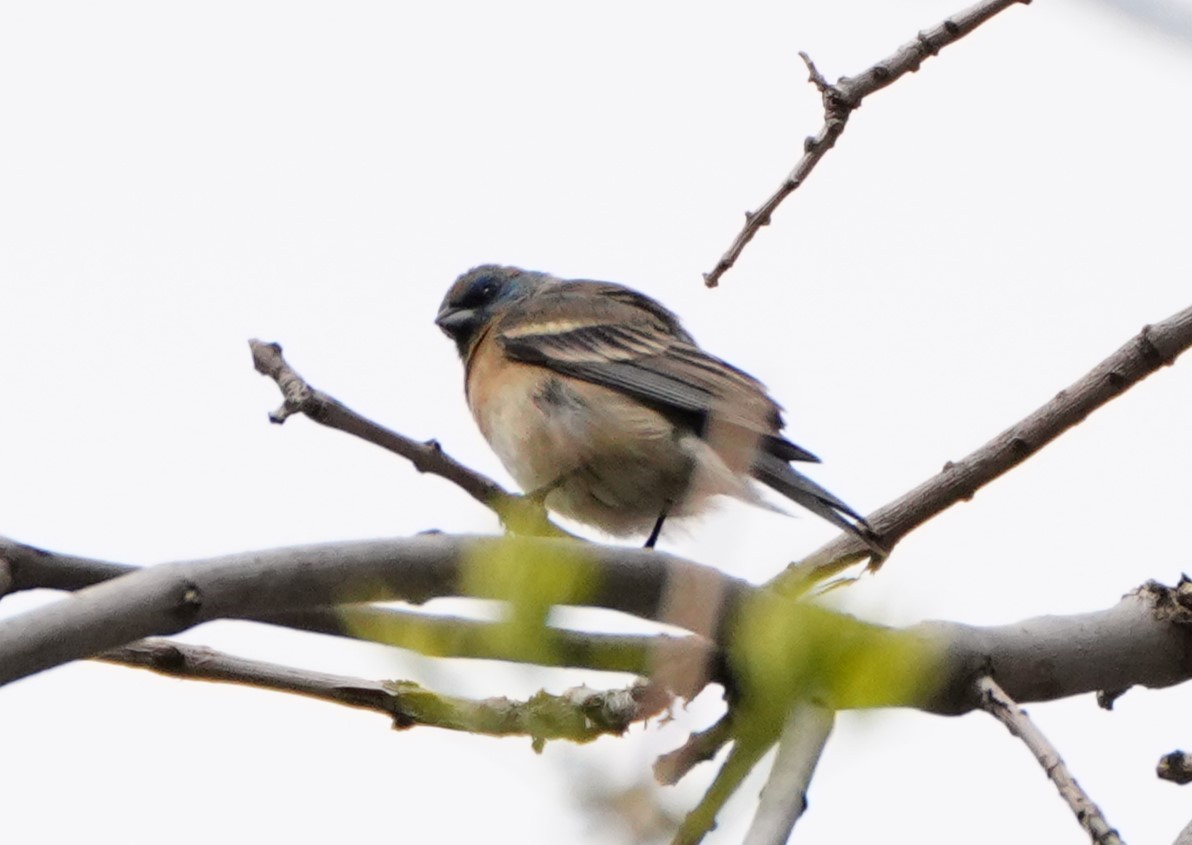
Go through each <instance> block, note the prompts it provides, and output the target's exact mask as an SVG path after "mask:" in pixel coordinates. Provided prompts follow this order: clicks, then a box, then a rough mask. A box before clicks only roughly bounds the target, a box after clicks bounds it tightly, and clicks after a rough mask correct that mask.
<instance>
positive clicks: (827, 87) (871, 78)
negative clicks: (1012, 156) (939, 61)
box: [704, 0, 1030, 288]
mask: <svg viewBox="0 0 1192 845" xmlns="http://www.w3.org/2000/svg"><path fill="white" fill-rule="evenodd" d="M1029 2H1030V0H982V2H980V3H977V4H976V5H974V6H970V7H969V8H967V9H965V10H964V11H962V12H958V13H957V14H955V15H952V16H951V17H950V18H948V19H947V20H945V21H943V22H942V23H940V24H937V25H936V26H934V27H932V28H931V29H929V30H926V31H924V32H920V33H919V34H918V35H916V36H915V37H914V38H913V39H912V40H910V41H908V42H906V43H905V44H903V45H902V46H901V47H899V48H898V49H897V50H896V51H894V53H892V54H891V55H889V56H887V57H886V58H884V59H882V60H881V61H879V62H878V63H877V64H875V65H873V66H872V67H870V68H869V69H868V70H865V71H863V72H861V73H860V74H858V75H857V76H851V77H849V76H845V77H841V79H840V80H839V81H838V82H837V83H836V84H835V85H833V84H831V83H829V82H828V81H827V80H826V79H824V77H823V76H822V75H821V74H820V72H819V71H818V70H817V69H816V67H815V64H814V63H812V61H811V59H810V58H809V57H808V55H807V54H806V53H799V55H800V56H801V57H802V59H803V61H804V62H805V63H806V65H807V70H808V71H809V73H810V80H811V82H812V84H814V85H815V87H816V88H817V89H819V92H820V96H821V97H822V98H823V101H824V125H823V126H822V127H820V130H819V132H818V133H816V134H815V135H814V136H812V137H809V138H807V139H805V140H804V141H803V157H802V158H801V159H799V161H798V162H797V163H796V164H795V167H794V169H793V170H791V172H790V174H789V175H788V176H787V177H786V179H785V180H784V181H783V183H782V184H781V185H779V186H778V190H776V191H775V192H774V193H773V194H771V195H770V197H769V198H768V199H767V200H766V201H765V202H763V203H762V204H761V205H760V206H759V207H758V208H757V210H756V211H747V212H746V213H745V225H744V227H742V229H741V231H740V232H739V233H738V234H737V237H736V239H734V240H733V243H732V245H731V246H729V248H728V251H727V252H725V253H724V255H722V256H721V257H720V260H719V261H717V262H716V266H715V267H713V268H712V271H711V272H710V273H704V284H706V285H707V286H708V287H710V288H714V287H716V286H717V285H718V284H719V283H720V277H721V276H723V275H724V274H725V273H726V272H728V270H729V269H730V268H731V267H732V266H733V265H734V264H736V263H737V259H738V258H740V257H741V253H742V251H743V250H744V249H745V246H746V245H747V244H748V243H749V242H750V241H751V240H753V237H754V236H755V235H756V234H757V233H758V232H759V231H760V230H761V228H762V227H763V226H768V225H770V218H771V216H772V215H773V214H774V211H775V209H777V208H778V206H779V205H781V204H782V201H783V200H785V199H786V198H787V197H788V196H790V195H791V194H792V193H794V191H795V190H797V189H798V187H799V186H800V185H802V184H803V181H804V180H805V179H806V178H807V177H808V175H810V173H811V171H812V170H814V169H815V166H816V165H817V164H819V162H820V159H822V158H823V157H824V155H825V154H826V153H827V152H828V150H830V149H832V147H833V146H834V145H835V144H836V139H837V138H839V137H840V136H841V134H842V133H843V132H844V128H845V126H846V124H847V123H848V119H849V117H850V116H851V115H852V113H853V112H854V111H855V110H856V109H858V108H860V107H861V102H862V101H863V100H864V99H865V98H866V97H868V96H869V95H870V94H873V93H875V92H877V91H880V90H881V89H883V88H885V87H886V86H887V85H892V84H893V83H895V82H896V81H898V80H899V79H900V78H902V77H903V76H905V75H906V74H908V73H911V72H913V71H917V70H918V69H919V65H921V64H922V63H923V62H924V61H925V60H927V59H929V58H931V57H932V56H935V55H938V54H939V51H940V50H942V49H943V48H945V47H947V46H948V45H950V44H953V43H955V42H956V41H959V40H960V39H961V38H963V37H964V36H966V35H968V34H969V33H970V32H972V31H973V30H974V29H976V28H977V27H978V26H980V25H981V24H983V23H985V21H987V20H989V19H990V18H992V17H993V16H994V15H996V14H997V13H998V12H1001V11H1003V10H1004V9H1008V8H1009V7H1010V6H1013V5H1016V4H1017V3H1029Z"/></svg>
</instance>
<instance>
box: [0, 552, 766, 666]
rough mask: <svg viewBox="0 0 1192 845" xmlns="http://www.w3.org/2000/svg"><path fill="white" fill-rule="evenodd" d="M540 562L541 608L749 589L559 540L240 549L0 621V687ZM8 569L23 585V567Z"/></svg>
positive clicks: (480, 592) (657, 558)
mask: <svg viewBox="0 0 1192 845" xmlns="http://www.w3.org/2000/svg"><path fill="white" fill-rule="evenodd" d="M28 550H29V547H27V546H23V545H21V544H15V543H12V542H11V541H7V540H2V539H0V559H3V560H8V561H9V562H10V567H12V561H13V560H14V559H15V560H18V561H19V560H20V558H21V555H22V554H24V555H27V554H28ZM502 567H503V568H502ZM541 567H553V569H552V572H551V575H552V580H551V581H550V583H545V582H544V583H542V584H541V586H542V587H543V589H544V590H546V591H548V592H544V593H543V594H542V595H541V596H539V597H537V598H538V600H540V601H541V603H542V604H543V606H544V608H549V606H551V605H553V604H583V605H586V606H591V607H605V608H608V609H612V610H620V611H623V612H626V613H631V614H634V615H636V616H640V617H642V618H646V619H651V618H656V619H657V621H664V622H666V621H670V620H669V619H667V618H666V615H665V611H666V608H667V607H669V606H671V605H673V604H674V602H672V601H667V597H668V595H669V593H668V590H669V587H670V584H671V582H672V581H676V580H677V581H679V582H691V581H701V580H702V581H707V580H709V579H715V580H717V581H718V582H719V583H720V595H721V600H722V601H723V602H724V607H725V610H724V613H725V615H726V616H727V617H729V618H731V616H732V607H733V605H734V604H735V603H736V601H737V600H738V598H739V596H740V595H741V594H743V593H744V592H745V591H747V590H749V589H750V588H749V586H748V585H747V584H745V582H743V581H741V580H740V579H736V578H731V577H729V576H725V575H722V574H720V573H718V572H716V571H715V570H711V569H709V568H708V567H704V566H701V565H700V564H696V563H692V562H690V561H685V560H683V559H682V558H678V557H675V556H673V555H669V554H666V553H663V552H658V551H654V550H648V549H635V548H619V547H606V546H598V545H593V544H588V543H578V542H575V541H570V540H557V539H534V538H503V539H502V538H491V537H488V538H476V537H471V538H468V537H447V536H444V535H420V536H418V537H412V538H407V539H404V540H372V541H361V542H354V543H332V544H323V545H312V546H300V547H294V548H287V549H274V550H270V551H260V552H247V553H241V554H234V555H228V556H225V557H220V558H213V559H210V560H205V561H192V562H181V563H172V564H161V565H158V566H153V567H147V568H144V569H140V570H136V571H134V572H131V573H128V574H125V575H122V576H120V577H118V578H115V579H113V580H110V581H105V582H103V583H100V584H96V585H93V586H90V587H86V588H84V589H81V590H79V591H78V592H77V593H75V594H74V595H73V596H71V597H70V598H69V599H67V600H62V601H59V602H56V603H54V604H50V605H46V606H44V607H39V608H36V609H34V610H31V611H27V612H26V613H24V614H21V615H18V616H14V617H11V618H9V619H5V620H0V683H7V682H8V681H11V680H15V679H16V678H19V677H24V676H25V675H28V674H32V673H34V672H38V671H41V670H42V669H47V668H49V667H51V666H56V665H58V664H60V663H64V662H67V661H70V660H76V659H81V658H85V657H90V656H93V655H95V654H97V653H98V652H100V651H104V650H106V649H108V648H114V647H116V646H119V645H123V644H124V643H127V642H131V641H133V640H137V639H141V638H143V637H147V636H153V635H163V634H172V633H177V632H178V631H182V630H185V629H187V628H190V627H193V626H194V625H198V624H201V623H203V622H210V621H213V620H215V619H254V618H260V617H261V616H264V615H266V614H274V613H278V612H281V611H287V610H288V611H293V610H301V609H304V608H311V607H326V606H330V605H338V604H357V603H361V602H369V601H393V600H399V599H404V600H407V601H413V602H421V601H426V600H428V599H431V598H437V597H443V596H470V597H474V598H497V599H502V598H503V599H508V600H511V601H516V600H517V598H518V596H517V595H516V589H517V584H519V583H520V584H524V583H527V580H526V579H527V577H528V575H529V574H538V573H540V572H541V571H542V570H541ZM12 568H13V569H14V571H15V573H16V577H15V579H14V580H17V581H20V580H22V579H23V576H22V575H21V569H22V567H21V566H16V567H12ZM697 572H698V573H702V574H700V575H696V574H695V573H697ZM494 575H496V576H501V577H496V578H494V577H492V576H494ZM511 590H512V591H513V593H511ZM552 590H553V591H554V592H553V593H551V592H549V591H552ZM535 630H536V631H539V632H540V631H541V628H536V629H535ZM533 645H534V646H535V648H529V647H528V646H527V650H528V651H533V652H534V653H535V654H543V655H544V654H545V653H546V650H547V647H548V645H549V644H544V643H542V642H541V640H540V638H538V639H536V640H535V643H534V644H533ZM511 647H514V646H511Z"/></svg>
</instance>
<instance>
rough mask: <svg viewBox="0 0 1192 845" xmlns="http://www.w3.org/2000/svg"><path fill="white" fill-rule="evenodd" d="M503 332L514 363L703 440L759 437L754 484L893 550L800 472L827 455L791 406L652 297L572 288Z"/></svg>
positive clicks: (607, 288)
mask: <svg viewBox="0 0 1192 845" xmlns="http://www.w3.org/2000/svg"><path fill="white" fill-rule="evenodd" d="M496 332H497V340H498V342H499V343H500V344H501V347H502V348H503V349H504V351H505V354H506V355H508V356H509V357H510V358H512V359H514V360H517V361H523V362H526V363H532V364H538V365H540V366H544V367H547V368H549V369H552V370H554V371H556V372H559V373H562V374H565V375H569V376H573V377H575V378H578V379H582V380H584V381H587V382H591V383H593V384H599V385H602V386H604V387H608V388H611V389H613V390H616V391H619V392H621V393H624V394H626V395H629V396H633V397H635V398H637V399H639V400H641V401H642V402H645V403H647V404H649V405H651V406H653V407H655V408H657V409H659V410H660V411H662V412H663V413H666V414H668V415H671V416H672V417H677V418H680V419H686V420H687V421H689V424H690V425H691V427H692V429H693V430H695V431H696V432H698V433H700V434H701V435H702V434H704V432H705V429H706V427H707V426H708V424H709V423H710V422H713V421H714V422H715V423H716V424H728V425H730V426H735V427H739V428H742V429H745V430H747V431H749V432H752V433H753V434H755V435H757V438H758V439H757V441H756V445H757V448H756V450H755V451H754V452H753V457H752V459H751V462H750V464H749V465H748V470H749V472H750V474H751V475H752V476H753V477H754V478H756V479H757V480H758V481H761V482H762V483H764V484H766V485H767V486H769V487H771V488H773V489H774V490H776V491H777V492H779V493H781V494H782V495H784V496H786V497H787V498H788V499H791V500H792V501H794V502H795V503H796V504H799V505H802V506H803V507H805V508H807V509H808V510H809V511H811V512H812V513H815V514H817V515H818V516H821V517H823V518H824V519H826V520H827V521H828V522H830V523H832V524H833V525H835V526H837V527H839V528H841V529H843V530H845V531H848V532H849V533H851V534H855V535H857V536H858V537H860V538H861V539H862V540H864V541H865V542H866V543H867V544H868V545H869V546H870V547H871V548H873V549H874V550H875V552H877V553H878V554H882V555H884V554H885V552H884V550H882V547H881V546H880V544H878V542H877V541H876V538H875V536H874V534H873V531H872V529H870V528H869V526H868V525H867V524H866V522H865V520H864V518H863V517H862V516H861V515H860V514H858V513H857V512H856V511H854V510H853V509H852V508H850V507H849V506H848V505H846V504H845V503H844V502H842V501H841V500H840V499H838V498H836V497H835V496H833V495H832V494H831V493H830V492H828V491H827V490H825V489H824V488H823V487H821V486H820V485H818V484H816V483H815V482H814V481H812V480H811V479H810V478H807V477H806V476H804V475H802V474H801V473H799V472H798V471H796V470H795V469H794V468H793V467H791V466H790V464H789V462H790V461H815V462H818V461H819V458H817V457H816V456H815V455H813V454H811V453H810V452H808V451H807V450H805V449H803V448H802V447H800V446H797V445H795V444H794V443H791V442H790V441H789V440H786V439H785V438H783V437H781V436H780V435H779V434H778V432H779V430H780V429H781V428H782V415H781V408H780V407H779V405H778V404H777V403H776V402H775V401H774V400H773V399H771V398H770V397H769V396H768V395H767V394H766V390H765V388H764V387H763V386H762V384H761V383H760V382H759V381H757V380H756V379H755V378H753V377H752V376H750V375H749V374H747V373H745V372H743V371H741V370H739V369H737V368H736V367H734V366H732V365H731V364H728V363H726V362H724V361H722V360H720V359H719V358H716V357H714V356H712V355H709V354H708V353H706V352H704V351H703V350H702V349H700V348H699V347H698V346H696V344H695V341H694V340H693V339H692V338H691V336H690V335H689V334H687V332H686V331H685V330H684V329H683V327H682V326H681V325H680V324H679V321H678V318H677V317H675V315H674V314H672V313H671V312H670V311H667V310H666V309H665V308H663V307H662V306H661V305H659V304H658V303H657V302H655V301H654V300H652V299H650V298H649V297H646V296H643V295H642V294H639V293H636V292H635V291H631V290H629V289H627V288H623V287H620V286H619V285H610V284H604V283H600V282H562V283H559V284H556V285H552V286H551V287H550V288H544V289H543V290H542V291H540V292H539V293H537V294H535V295H534V296H532V297H530V298H528V299H527V300H524V301H523V302H521V303H519V305H518V307H517V308H516V309H512V310H511V311H510V312H508V313H507V314H506V315H505V316H504V317H503V318H502V319H501V320H500V323H499V324H498V326H497V327H496ZM743 469H744V467H743Z"/></svg>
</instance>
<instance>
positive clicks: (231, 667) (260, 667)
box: [96, 639, 660, 744]
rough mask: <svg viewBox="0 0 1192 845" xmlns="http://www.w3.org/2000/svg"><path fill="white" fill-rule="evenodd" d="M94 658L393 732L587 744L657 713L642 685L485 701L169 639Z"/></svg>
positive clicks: (123, 648) (110, 652)
mask: <svg viewBox="0 0 1192 845" xmlns="http://www.w3.org/2000/svg"><path fill="white" fill-rule="evenodd" d="M96 659H98V660H103V661H105V662H108V663H118V664H122V665H125V666H136V667H139V668H142V669H150V670H152V671H154V672H157V673H158V674H161V675H168V676H170V677H174V678H185V679H189V680H200V681H216V682H220V683H230V684H240V685H245V686H251V687H255V688H258V689H267V690H274V691H279V692H289V693H295V694H297V695H302V696H306V697H308V698H315V699H318V700H320V701H327V702H330V703H333V704H340V705H344V706H347V707H356V708H360V709H364V710H372V711H375V712H377V713H384V714H385V715H387V716H389V717H390V718H392V719H393V726H394V727H395V728H409V727H414V726H415V725H425V726H428V727H436V728H445V729H447V730H453V731H466V732H468V733H475V734H486V735H489V736H529V737H533V739H534V741H535V743H538V744H541V743H543V742H545V741H547V740H552V739H565V740H569V741H571V742H590V741H591V740H593V739H596V738H597V737H600V736H604V735H606V734H614V735H620V734H623V733H624V732H625V731H626V730H627V729H628V728H629V726H630V725H631V724H632V723H633V722H636V721H641V720H642V719H646V718H649V717H650V716H653V715H656V714H657V713H658V712H660V711H659V710H658V709H657V708H656V707H655V708H654V709H646V708H643V707H642V702H643V701H644V700H647V701H652V700H653V699H651V698H650V697H643V696H642V695H641V690H642V689H643V687H642V686H640V685H639V686H635V687H632V688H630V689H625V690H610V691H608V692H601V691H597V690H592V689H588V688H587V687H577V688H574V689H570V690H567V691H565V692H564V693H562V694H561V695H550V694H549V693H546V692H539V693H537V694H536V695H534V696H532V697H531V698H530V699H528V700H527V701H512V700H510V699H507V698H488V699H484V700H483V701H473V700H470V699H465V698H458V697H453V696H446V695H442V694H440V693H436V692H432V691H431V690H428V689H426V688H424V687H422V686H420V685H419V684H415V683H413V682H410V681H367V680H364V679H360V678H349V677H345V676H342V675H331V674H327V673H325V672H313V671H310V670H307V669H296V668H293V667H290V666H282V665H279V664H276V663H267V662H265V661H261V660H249V659H247V658H243V657H235V656H233V655H230V654H224V653H222V652H219V651H216V650H214V649H210V648H207V647H205V646H195V645H189V644H186V643H179V642H172V641H169V640H159V639H150V640H141V641H139V642H135V643H130V644H129V645H125V646H120V647H119V648H115V649H111V650H109V651H106V652H103V653H102V654H100V655H98V656H97V658H96Z"/></svg>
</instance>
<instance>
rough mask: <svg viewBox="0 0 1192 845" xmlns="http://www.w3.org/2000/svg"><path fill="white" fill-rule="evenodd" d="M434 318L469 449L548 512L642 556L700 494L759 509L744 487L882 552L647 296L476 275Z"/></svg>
mask: <svg viewBox="0 0 1192 845" xmlns="http://www.w3.org/2000/svg"><path fill="white" fill-rule="evenodd" d="M435 322H436V323H437V324H438V325H439V327H440V328H441V329H442V330H443V331H444V332H445V333H446V334H447V335H448V336H449V337H451V339H452V340H454V341H455V344H456V346H457V347H458V349H459V354H460V357H461V358H462V359H463V362H464V366H465V369H466V377H465V391H466V393H467V399H468V405H469V407H470V408H471V410H472V415H473V416H474V417H475V418H476V422H477V424H478V425H479V426H480V430H481V432H482V433H483V434H484V437H485V438H486V439H487V440H488V442H489V444H490V445H491V446H492V448H493V450H494V451H495V452H496V453H497V456H498V457H500V459H501V461H502V463H504V464H505V468H506V469H508V470H509V473H510V474H511V475H512V476H513V477H514V478H515V479H516V480H517V482H518V484H520V485H521V486H522V488H523V489H524V490H526V491H527V492H528V493H529V494H530V495H532V496H535V497H538V498H539V499H540V500H541V501H542V502H543V504H544V505H546V507H548V508H549V509H551V510H553V511H556V512H558V513H560V514H563V515H564V516H568V517H571V518H572V519H575V520H578V521H580V522H583V523H587V524H590V525H594V526H596V527H598V528H600V529H602V530H604V531H606V532H608V533H609V534H614V535H626V534H635V533H640V534H645V533H647V532H649V534H650V538H649V540H647V545H653V543H654V541H655V540H657V537H658V532H659V530H661V528H662V522H663V520H664V519H665V518H666V517H667V516H686V515H691V514H694V513H696V512H698V511H700V510H701V509H702V508H703V507H704V506H705V505H706V504H707V502H708V499H709V498H710V497H712V496H714V495H729V496H735V497H737V498H740V499H744V500H746V501H748V502H752V503H754V504H760V505H763V506H768V505H766V503H765V502H764V500H763V499H762V498H761V496H760V495H759V494H758V492H757V491H756V490H755V489H753V487H752V486H751V485H750V483H749V478H750V477H752V478H755V479H757V480H758V481H761V482H762V483H763V484H766V485H768V486H770V487H772V488H773V489H775V490H777V491H778V492H779V493H781V494H783V495H784V496H786V497H787V498H789V499H791V500H792V501H794V502H796V503H798V504H800V505H802V506H803V507H805V508H807V509H808V510H810V511H812V512H813V513H815V514H818V515H819V516H821V517H823V518H824V519H826V520H827V521H828V522H831V523H832V524H833V525H836V526H838V527H839V528H842V529H844V530H845V531H849V532H851V533H853V534H855V535H857V536H859V537H860V538H862V539H863V540H864V541H865V542H866V543H867V544H868V545H869V546H870V547H872V548H873V549H874V550H875V551H878V552H879V553H880V552H881V547H880V545H878V544H877V543H876V539H875V537H874V535H873V532H872V531H871V530H870V528H869V526H868V525H867V524H866V522H865V520H864V519H863V518H862V517H861V516H860V515H859V514H858V513H857V512H856V511H854V510H853V509H852V508H850V507H849V506H848V505H846V504H845V503H844V502H842V501H840V499H838V498H836V497H835V496H833V495H832V494H831V493H829V492H828V491H827V490H825V489H824V488H823V487H821V486H819V485H818V484H816V483H815V482H814V481H812V480H811V479H809V478H807V477H806V476H804V475H802V474H801V473H799V472H797V471H796V470H795V469H794V468H793V467H791V465H790V462H791V461H818V460H819V459H818V458H816V457H815V456H814V455H812V454H811V453H810V452H808V451H806V450H805V449H803V448H801V447H799V446H796V445H795V444H794V443H792V442H790V441H789V440H787V439H785V438H784V437H782V436H781V435H780V434H779V431H780V430H781V429H782V425H783V422H782V415H781V408H780V406H779V405H778V403H776V402H775V401H774V400H773V399H771V398H770V397H769V396H768V395H767V393H766V390H765V387H763V386H762V384H761V383H760V382H759V381H757V380H756V379H755V378H753V377H752V376H750V375H748V374H747V373H744V372H742V371H741V370H738V369H737V368H736V367H734V366H732V365H731V364H728V363H726V362H724V361H722V360H720V359H719V358H716V357H714V356H712V355H709V354H708V353H707V352H705V351H704V350H702V349H701V348H700V347H699V346H698V345H696V343H695V341H694V340H693V339H692V337H691V335H689V334H688V333H687V332H686V330H684V328H683V327H682V325H681V324H680V323H679V319H678V317H676V316H675V315H674V314H673V313H671V312H670V311H668V310H667V309H666V308H664V307H663V306H662V305H660V304H659V303H657V302H655V301H654V300H653V299H651V298H650V297H648V296H646V295H644V294H641V293H638V292H637V291H634V290H630V289H629V288H626V287H622V286H620V285H615V284H610V283H608V282H593V281H586V280H585V281H579V280H563V279H559V278H556V277H554V276H551V275H548V274H546V273H537V272H531V271H529V270H521V269H518V268H517V267H500V266H496V265H485V266H481V267H476V268H475V269H472V270H469V271H468V272H467V273H464V274H463V275H462V276H460V277H459V278H458V279H456V281H455V284H453V285H452V286H451V289H450V290H449V291H448V292H447V296H446V297H444V299H443V304H442V307H441V308H440V310H439V314H438V317H437V318H436V319H435Z"/></svg>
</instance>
